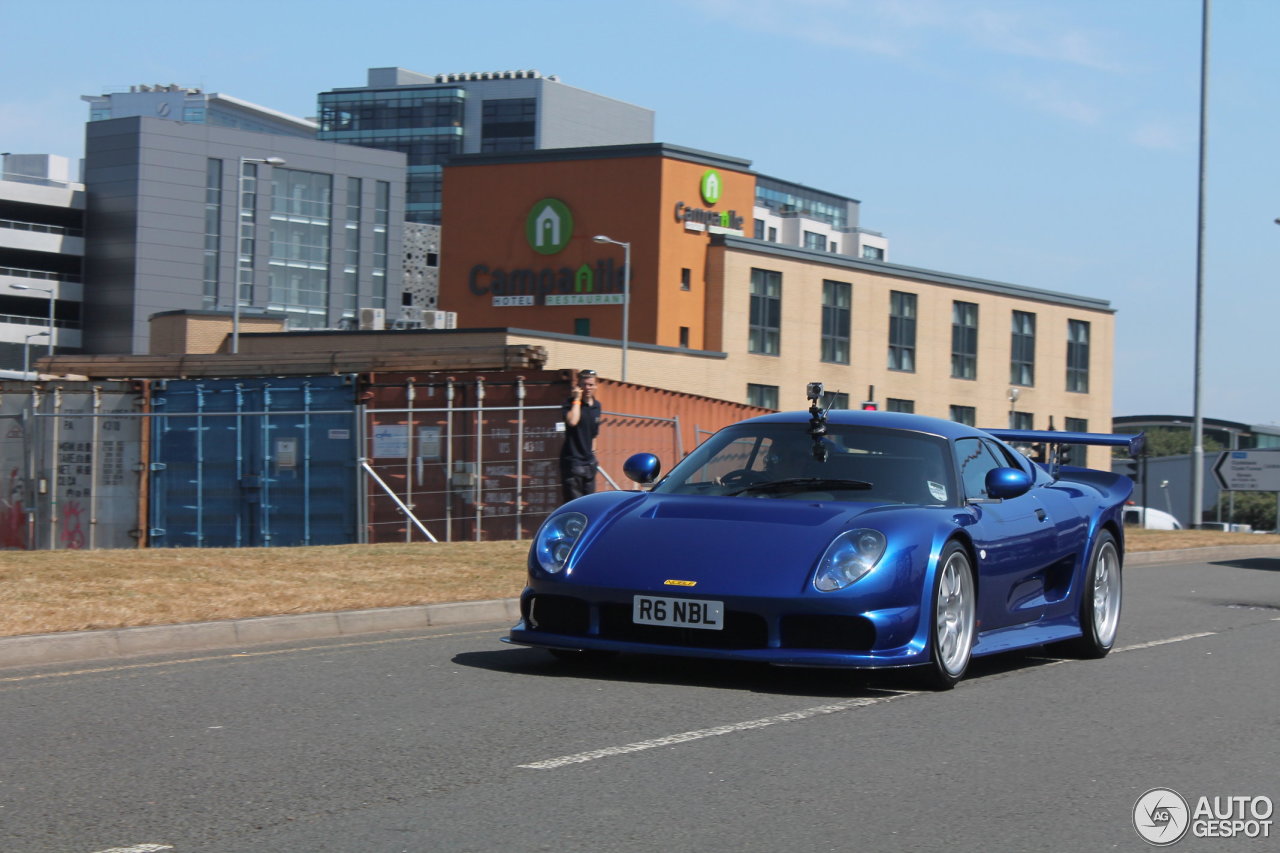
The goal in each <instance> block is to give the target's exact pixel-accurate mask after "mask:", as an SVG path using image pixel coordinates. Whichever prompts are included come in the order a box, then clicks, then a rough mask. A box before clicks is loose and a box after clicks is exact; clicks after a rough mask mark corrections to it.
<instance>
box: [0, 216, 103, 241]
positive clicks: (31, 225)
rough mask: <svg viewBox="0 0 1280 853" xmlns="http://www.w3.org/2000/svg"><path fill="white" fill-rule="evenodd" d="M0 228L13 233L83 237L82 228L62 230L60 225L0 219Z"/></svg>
mask: <svg viewBox="0 0 1280 853" xmlns="http://www.w3.org/2000/svg"><path fill="white" fill-rule="evenodd" d="M0 228H10V229H13V230H14V231H36V232H39V233H41V234H61V235H63V236H64V237H83V236H84V229H82V228H64V227H62V226H61V225H41V224H40V223H39V222H18V221H15V220H13V219H0Z"/></svg>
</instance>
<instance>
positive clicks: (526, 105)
mask: <svg viewBox="0 0 1280 853" xmlns="http://www.w3.org/2000/svg"><path fill="white" fill-rule="evenodd" d="M480 112H481V116H480V121H481V124H480V150H481V151H485V152H502V151H530V150H532V149H533V148H534V147H535V139H536V136H537V122H538V101H537V99H536V98H502V99H496V100H489V101H485V102H484V105H483V106H482V107H481V110H480Z"/></svg>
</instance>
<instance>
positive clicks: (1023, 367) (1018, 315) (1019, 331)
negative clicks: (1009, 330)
mask: <svg viewBox="0 0 1280 853" xmlns="http://www.w3.org/2000/svg"><path fill="white" fill-rule="evenodd" d="M1009 381H1010V382H1011V383H1013V384H1014V385H1035V384H1036V315H1035V314H1029V313H1027V312H1026V311H1014V312H1013V337H1012V343H1011V354H1010V360H1009Z"/></svg>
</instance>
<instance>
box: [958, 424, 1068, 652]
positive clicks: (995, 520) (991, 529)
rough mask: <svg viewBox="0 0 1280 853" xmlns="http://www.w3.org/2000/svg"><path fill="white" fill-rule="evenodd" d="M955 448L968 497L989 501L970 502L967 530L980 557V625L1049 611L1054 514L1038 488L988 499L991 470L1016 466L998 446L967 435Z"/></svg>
mask: <svg viewBox="0 0 1280 853" xmlns="http://www.w3.org/2000/svg"><path fill="white" fill-rule="evenodd" d="M955 453H956V463H957V465H958V466H959V471H960V480H961V484H962V487H963V488H964V490H965V498H966V499H968V500H973V499H978V500H980V501H984V502H981V503H973V504H970V505H969V506H968V512H969V513H971V514H972V517H973V523H972V524H971V525H969V526H968V530H969V535H970V536H971V537H972V538H973V542H974V545H975V546H976V550H977V557H978V630H979V631H982V632H985V631H991V630H994V629H996V628H1004V627H1008V626H1010V625H1018V624H1023V623H1026V622H1034V621H1036V620H1038V619H1039V618H1040V617H1041V616H1042V615H1043V614H1044V570H1045V568H1046V566H1048V565H1049V564H1050V563H1052V562H1053V561H1054V559H1056V557H1055V555H1056V552H1057V541H1056V540H1057V533H1056V530H1055V527H1054V525H1053V523H1052V522H1051V520H1050V516H1049V513H1048V512H1047V511H1046V510H1045V508H1044V507H1043V506H1042V505H1041V503H1040V501H1039V499H1038V498H1037V495H1036V491H1037V490H1036V489H1032V490H1031V491H1029V492H1028V493H1027V494H1025V495H1021V496H1019V497H1016V498H1006V499H1004V500H1001V501H991V502H985V501H989V500H990V496H989V495H988V494H987V491H986V476H987V472H988V471H991V470H992V469H995V468H1002V467H1009V466H1010V464H1011V463H1012V464H1014V465H1017V463H1016V461H1015V460H1012V459H1009V458H1008V457H1006V456H1005V455H1004V453H1003V449H1002V448H1000V447H999V446H998V445H996V444H994V443H993V442H989V441H987V440H985V439H982V438H976V437H975V438H963V439H959V440H957V441H956V443H955ZM1018 467H1022V466H1018ZM1024 470H1025V469H1024Z"/></svg>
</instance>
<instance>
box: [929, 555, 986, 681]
mask: <svg viewBox="0 0 1280 853" xmlns="http://www.w3.org/2000/svg"><path fill="white" fill-rule="evenodd" d="M977 606H978V598H977V593H976V591H975V588H974V583H973V565H972V563H970V561H969V553H968V552H967V551H966V550H965V549H964V547H963V546H962V545H960V543H958V542H952V543H950V544H948V545H947V547H946V548H945V549H943V552H942V558H941V559H940V560H939V561H938V571H937V573H936V575H935V576H934V579H933V599H932V607H931V609H930V620H929V647H930V663H929V665H928V667H926V668H925V673H924V681H925V684H926V685H927V686H929V687H932V688H933V689H935V690H950V689H951V688H952V687H955V685H956V683H957V682H958V681H960V679H962V678H964V674H965V672H966V670H968V669H969V660H970V658H971V657H972V656H973V640H974V636H975V633H976V630H977Z"/></svg>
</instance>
